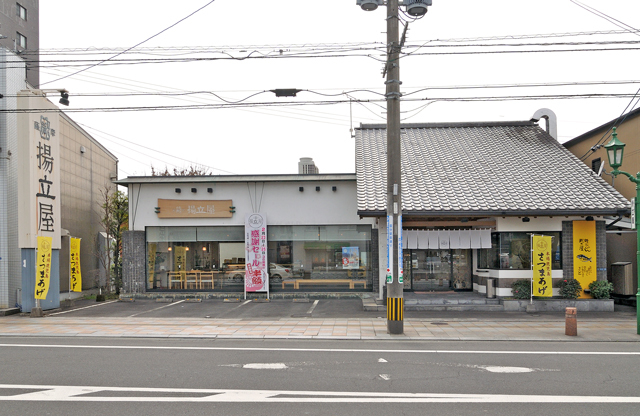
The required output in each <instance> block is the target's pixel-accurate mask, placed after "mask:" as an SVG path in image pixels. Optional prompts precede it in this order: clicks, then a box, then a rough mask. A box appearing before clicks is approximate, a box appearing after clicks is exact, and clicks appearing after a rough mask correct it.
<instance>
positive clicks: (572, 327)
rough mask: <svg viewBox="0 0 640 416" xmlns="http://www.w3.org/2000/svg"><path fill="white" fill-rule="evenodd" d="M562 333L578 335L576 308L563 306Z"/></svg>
mask: <svg viewBox="0 0 640 416" xmlns="http://www.w3.org/2000/svg"><path fill="white" fill-rule="evenodd" d="M564 317H565V326H564V334H565V335H569V336H572V337H575V336H577V335H578V320H577V318H578V310H577V309H576V308H565V315H564Z"/></svg>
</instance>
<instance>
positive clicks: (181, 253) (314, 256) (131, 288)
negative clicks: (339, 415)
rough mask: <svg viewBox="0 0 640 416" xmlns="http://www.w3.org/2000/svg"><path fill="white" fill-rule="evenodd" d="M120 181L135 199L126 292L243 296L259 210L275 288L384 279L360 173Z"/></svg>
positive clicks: (345, 285) (329, 287) (344, 286)
mask: <svg viewBox="0 0 640 416" xmlns="http://www.w3.org/2000/svg"><path fill="white" fill-rule="evenodd" d="M117 183H118V184H119V185H123V186H127V188H128V194H129V230H130V231H128V232H126V233H125V236H124V242H123V284H124V291H125V292H128V293H131V292H158V293H162V292H167V291H170V292H233V293H238V292H243V290H244V282H245V275H246V273H247V271H246V267H245V263H246V255H245V249H246V244H245V222H246V218H247V216H248V215H251V214H254V213H260V214H261V215H262V217H263V218H265V220H266V251H267V253H266V254H267V262H268V273H269V291H270V292H282V291H286V292H291V291H294V292H297V291H300V292H308V291H320V292H322V291H332V292H333V291H354V292H361V291H373V290H374V289H375V288H374V285H376V284H377V282H378V279H377V275H378V272H377V270H376V268H377V264H378V262H377V246H378V244H377V230H376V229H375V220H374V219H369V218H367V219H361V218H360V217H359V216H358V215H357V201H356V176H355V175H354V174H330V175H322V174H313V175H248V176H243V175H238V176H199V177H181V176H151V177H129V178H126V179H123V180H119V181H117ZM345 259H346V260H347V261H346V262H345Z"/></svg>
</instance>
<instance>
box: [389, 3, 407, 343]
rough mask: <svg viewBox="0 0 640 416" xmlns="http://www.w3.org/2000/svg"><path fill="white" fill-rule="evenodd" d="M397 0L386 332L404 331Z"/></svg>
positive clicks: (394, 11) (394, 6)
mask: <svg viewBox="0 0 640 416" xmlns="http://www.w3.org/2000/svg"><path fill="white" fill-rule="evenodd" d="M399 58H400V40H399V18H398V0H387V64H386V65H387V67H386V68H385V69H386V72H387V81H386V83H385V84H386V86H387V88H386V95H385V96H386V99H387V232H388V235H387V276H386V280H387V282H386V283H387V331H388V332H389V333H390V334H402V333H404V320H403V319H404V297H403V293H402V292H403V288H404V283H403V276H402V274H403V264H402V183H401V182H402V180H401V172H402V170H401V154H400V60H399Z"/></svg>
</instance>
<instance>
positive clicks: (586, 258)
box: [573, 221, 598, 298]
mask: <svg viewBox="0 0 640 416" xmlns="http://www.w3.org/2000/svg"><path fill="white" fill-rule="evenodd" d="M596 258H597V256H596V222H595V221H574V222H573V277H574V279H576V280H577V281H578V282H580V286H582V289H583V290H582V293H581V294H580V296H579V297H580V298H590V297H591V296H589V295H587V294H586V293H585V292H584V289H587V288H588V287H589V284H590V283H591V282H594V281H595V280H596V278H597V271H598V269H597V265H596Z"/></svg>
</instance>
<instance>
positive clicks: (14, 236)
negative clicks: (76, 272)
mask: <svg viewBox="0 0 640 416" xmlns="http://www.w3.org/2000/svg"><path fill="white" fill-rule="evenodd" d="M9 62H11V65H8V63H9ZM26 87H27V83H26V81H25V67H24V61H23V60H22V59H20V58H19V57H18V56H17V55H15V54H14V53H12V52H9V51H7V50H6V49H3V48H0V94H2V95H3V96H4V98H2V99H0V108H1V109H3V110H15V109H16V108H17V98H16V94H17V93H18V91H20V90H23V89H25V88H26ZM0 148H1V151H0V308H9V307H14V306H15V304H16V303H17V297H16V296H17V290H18V289H20V288H21V266H22V265H21V253H20V249H19V247H18V200H17V198H16V197H15V196H16V195H17V194H18V166H17V158H16V157H15V155H17V148H18V118H17V114H16V113H12V112H9V113H6V112H3V113H0ZM12 196H13V197H12Z"/></svg>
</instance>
